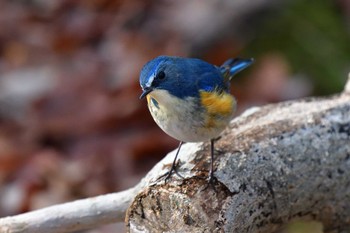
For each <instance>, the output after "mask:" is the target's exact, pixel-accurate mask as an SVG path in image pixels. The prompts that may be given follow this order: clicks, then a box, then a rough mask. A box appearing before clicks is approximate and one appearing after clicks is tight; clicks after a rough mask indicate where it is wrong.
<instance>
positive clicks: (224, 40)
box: [0, 0, 350, 233]
mask: <svg viewBox="0 0 350 233" xmlns="http://www.w3.org/2000/svg"><path fill="white" fill-rule="evenodd" d="M162 54H166V55H177V56H185V57H197V58H201V59H204V60H206V61H208V62H211V63H213V64H216V65H220V64H221V63H223V62H224V61H225V60H226V59H228V58H230V57H236V56H239V57H247V58H248V57H254V58H255V59H256V62H255V64H254V65H253V66H252V67H251V68H249V69H247V70H245V71H244V72H242V73H241V74H239V75H238V76H236V77H235V79H234V80H233V84H232V93H234V95H235V96H236V97H237V99H238V104H239V109H238V113H237V114H239V113H241V112H242V111H244V109H246V108H248V107H250V106H257V105H263V104H267V103H271V102H279V101H284V100H289V99H295V98H300V97H304V96H314V95H317V96H320V95H321V96H322V95H329V94H332V93H338V92H340V91H341V90H342V89H343V86H344V84H345V80H346V79H347V74H348V72H350V1H349V0H323V1H316V0H311V1H303V0H250V1H245V0H234V1H233V0H232V1H224V0H214V1H212V0H191V1H188V0H178V1H166V0H144V1H137V0H128V1H124V0H86V1H73V0H50V1H45V0H12V1H6V0H4V1H1V2H0V217H3V216H8V215H14V214H18V213H22V212H26V211H30V210H34V209H38V208H42V207H45V206H49V205H53V204H57V203H63V202H67V201H72V200H76V199H80V198H85V197H92V196H95V195H100V194H105V193H110V192H116V191H120V190H123V189H126V188H128V187H131V186H133V185H135V184H136V183H137V182H138V181H139V180H140V179H141V178H142V177H143V176H144V175H145V174H146V172H147V171H148V170H149V169H150V168H151V167H152V166H153V165H154V164H155V163H156V162H157V161H159V160H160V159H161V158H163V157H164V156H165V155H166V154H167V153H168V152H169V151H171V150H173V149H175V148H176V146H177V141H175V140H174V139H172V138H170V137H168V136H166V135H165V133H163V132H162V131H161V130H160V129H159V128H158V127H157V126H156V124H155V123H154V122H153V120H152V118H151V116H150V114H149V113H148V109H147V106H146V105H147V104H146V102H145V101H140V100H139V99H138V97H139V95H140V93H141V90H140V87H139V84H138V75H139V72H140V69H141V68H142V66H143V65H144V63H146V62H147V61H148V60H150V59H152V58H154V57H156V56H158V55H162ZM314 229H315V231H314V232H320V231H319V230H318V228H317V227H315V228H314ZM124 231H125V229H124V227H123V224H114V225H109V226H105V227H101V228H99V229H94V230H90V231H84V232H89V233H104V232H124ZM307 232H310V233H311V231H310V230H308V231H307Z"/></svg>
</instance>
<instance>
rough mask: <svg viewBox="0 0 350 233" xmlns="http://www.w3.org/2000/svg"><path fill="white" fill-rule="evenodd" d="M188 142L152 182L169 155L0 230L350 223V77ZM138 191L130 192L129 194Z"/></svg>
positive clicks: (238, 228) (330, 226)
mask: <svg viewBox="0 0 350 233" xmlns="http://www.w3.org/2000/svg"><path fill="white" fill-rule="evenodd" d="M216 149H217V151H216V155H217V156H216V162H215V167H216V171H215V176H216V177H217V180H216V183H215V187H214V188H213V187H209V188H207V189H205V187H206V184H207V183H206V180H205V178H206V177H207V175H208V172H207V171H208V169H209V144H208V143H187V144H185V145H184V146H183V148H182V150H181V153H180V155H179V157H180V159H181V163H180V166H179V172H180V173H181V174H182V175H183V176H184V177H185V178H184V179H180V178H178V177H176V176H173V177H172V180H171V182H169V183H167V184H164V182H160V181H157V178H158V177H159V176H161V175H162V174H164V173H165V172H166V171H167V170H168V169H169V167H168V166H164V164H167V165H168V164H171V161H172V159H173V158H174V153H175V151H173V152H171V153H169V154H168V155H167V156H166V157H165V158H164V159H163V160H162V161H161V162H159V163H158V164H157V165H156V166H155V167H154V168H153V169H152V170H151V171H150V172H149V173H148V174H147V176H146V177H145V178H144V179H143V180H141V182H140V183H139V184H138V185H137V186H135V187H134V188H132V189H129V190H126V191H123V192H120V193H114V194H108V195H103V196H99V197H95V198H88V199H84V200H79V201H75V202H71V203H65V204H61V205H55V206H52V207H48V208H44V209H41V210H37V211H33V212H29V213H25V214H21V215H17V216H12V217H6V218H2V219H0V232H4V233H14V232H16V233H19V232H26V233H34V232H35V233H41V232H50V233H56V232H57V233H58V232H73V231H78V230H82V229H88V228H92V227H97V226H100V225H103V224H107V223H112V222H118V221H122V220H123V219H124V216H125V211H126V209H127V207H128V206H129V205H130V203H131V205H130V207H129V209H128V211H127V214H126V222H127V226H128V230H129V231H130V232H144V231H149V232H164V231H169V232H273V230H275V229H277V228H278V227H280V226H281V225H282V224H284V223H287V222H288V221H289V220H291V219H293V218H308V219H315V220H319V221H321V222H322V223H323V224H324V228H325V230H326V231H329V232H330V231H331V230H334V231H336V232H341V231H347V230H349V228H350V221H349V219H350V77H349V81H348V84H347V85H346V88H345V90H344V92H343V93H342V94H340V95H336V96H333V97H328V98H317V99H316V98H310V99H306V100H297V101H289V102H285V103H280V104H274V105H268V106H265V107H261V108H252V109H249V110H248V111H246V112H245V113H244V114H242V115H241V116H239V117H237V118H236V119H235V120H234V121H232V123H231V125H230V127H229V129H227V130H226V131H225V132H224V133H223V135H222V137H221V138H220V139H218V140H217V142H216ZM135 196H136V197H135Z"/></svg>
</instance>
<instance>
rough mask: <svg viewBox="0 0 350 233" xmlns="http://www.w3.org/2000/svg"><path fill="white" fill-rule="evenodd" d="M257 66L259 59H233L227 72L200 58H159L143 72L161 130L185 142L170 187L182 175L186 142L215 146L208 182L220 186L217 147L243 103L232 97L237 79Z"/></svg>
mask: <svg viewBox="0 0 350 233" xmlns="http://www.w3.org/2000/svg"><path fill="white" fill-rule="evenodd" d="M253 62H254V59H253V58H249V59H242V58H231V59H229V60H227V61H226V62H224V63H223V64H222V65H221V66H216V65H213V64H210V63H208V62H206V61H204V60H201V59H198V58H186V57H177V56H165V55H162V56H158V57H156V58H154V59H152V60H150V61H149V62H147V63H146V64H145V65H144V66H143V68H142V69H141V72H140V86H141V89H142V94H141V95H140V97H139V98H140V99H143V98H145V97H146V99H147V105H148V109H149V111H150V113H151V115H152V117H153V119H154V121H155V122H156V123H157V125H158V126H159V127H160V128H161V129H162V130H163V131H164V132H165V133H166V134H168V135H169V136H171V137H173V138H175V139H176V140H178V141H179V146H178V148H177V152H176V154H175V158H174V160H173V163H172V166H171V168H170V170H169V171H168V172H167V173H165V174H164V175H163V176H162V177H165V182H167V180H168V179H169V178H170V177H171V176H172V174H173V173H176V174H177V175H178V176H180V177H182V176H181V175H180V174H179V173H178V172H177V170H176V166H177V165H176V164H177V162H176V161H177V157H178V155H179V152H180V150H181V146H182V145H183V144H184V143H185V142H205V141H210V156H211V162H210V170H209V173H208V174H209V176H208V181H209V182H212V181H213V180H214V178H215V177H214V142H215V139H216V138H218V137H219V136H220V134H221V132H222V131H223V130H224V129H225V128H226V127H227V126H228V124H229V122H230V121H231V120H232V119H233V114H234V112H235V110H236V106H237V102H236V100H235V98H234V96H233V95H231V94H230V81H231V79H232V77H233V76H234V75H236V74H237V73H238V72H240V71H242V70H244V69H245V68H247V67H248V66H250V65H251V64H252V63H253Z"/></svg>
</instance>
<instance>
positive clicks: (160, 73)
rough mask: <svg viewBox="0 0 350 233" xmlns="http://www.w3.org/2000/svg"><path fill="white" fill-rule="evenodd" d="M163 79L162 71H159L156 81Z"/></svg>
mask: <svg viewBox="0 0 350 233" xmlns="http://www.w3.org/2000/svg"><path fill="white" fill-rule="evenodd" d="M164 78H165V73H164V71H159V73H158V74H157V79H164Z"/></svg>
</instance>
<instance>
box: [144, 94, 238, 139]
mask: <svg viewBox="0 0 350 233" xmlns="http://www.w3.org/2000/svg"><path fill="white" fill-rule="evenodd" d="M147 102H148V107H149V110H150V112H151V115H152V117H153V119H154V120H155V122H156V123H157V124H158V126H159V127H160V128H161V129H162V130H163V131H165V132H166V133H167V134H169V135H170V136H172V137H174V138H176V139H177V140H180V141H185V142H199V141H206V140H209V139H212V138H215V137H218V136H219V134H220V133H221V132H222V131H223V129H224V128H225V127H226V126H227V125H228V123H229V121H230V120H231V119H232V114H233V111H234V107H235V101H234V98H233V97H232V96H231V95H230V94H225V95H221V94H218V93H209V92H201V93H200V97H199V98H198V97H186V98H178V97H176V96H173V95H171V94H170V93H169V92H168V91H166V90H154V91H152V92H151V93H150V94H148V95H147Z"/></svg>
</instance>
